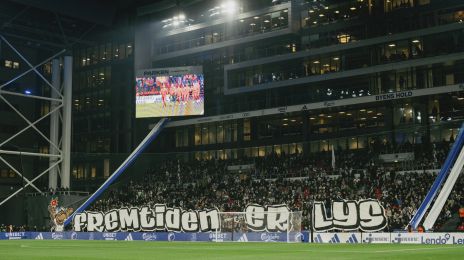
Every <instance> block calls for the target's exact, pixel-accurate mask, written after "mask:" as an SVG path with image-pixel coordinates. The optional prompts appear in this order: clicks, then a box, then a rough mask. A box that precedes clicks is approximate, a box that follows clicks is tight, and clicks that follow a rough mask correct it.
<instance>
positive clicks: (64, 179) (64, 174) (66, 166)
mask: <svg viewBox="0 0 464 260" xmlns="http://www.w3.org/2000/svg"><path fill="white" fill-rule="evenodd" d="M63 68H64V73H63V146H62V153H63V162H62V164H61V188H69V186H70V174H71V109H72V57H71V56H65V57H64V66H63Z"/></svg>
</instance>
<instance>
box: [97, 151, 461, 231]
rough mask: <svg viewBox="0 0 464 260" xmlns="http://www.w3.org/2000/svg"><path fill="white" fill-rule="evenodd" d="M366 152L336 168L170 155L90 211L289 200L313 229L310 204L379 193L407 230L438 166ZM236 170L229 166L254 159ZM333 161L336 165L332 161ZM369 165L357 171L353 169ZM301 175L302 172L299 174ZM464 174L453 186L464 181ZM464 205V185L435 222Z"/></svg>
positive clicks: (235, 206)
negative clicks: (413, 166)
mask: <svg viewBox="0 0 464 260" xmlns="http://www.w3.org/2000/svg"><path fill="white" fill-rule="evenodd" d="M367 158H369V157H368V156H367V155H366V154H355V153H346V154H345V155H344V156H341V155H339V157H338V158H337V160H338V161H339V162H338V165H341V167H338V168H337V169H336V170H333V169H331V168H330V167H327V163H324V161H326V160H315V159H312V158H311V157H306V156H304V155H303V154H296V155H280V156H276V155H271V156H268V157H262V158H249V159H241V160H209V161H193V162H189V163H185V162H179V161H167V162H164V163H163V165H161V166H160V167H157V168H156V169H153V170H150V171H148V173H147V174H145V175H144V177H143V179H139V180H131V181H130V182H129V184H128V185H127V183H125V184H122V183H121V184H120V185H119V186H117V187H115V188H114V189H112V190H111V191H109V192H107V194H106V196H104V197H103V198H102V199H100V200H98V201H97V202H96V203H94V205H93V208H92V210H96V211H107V210H110V209H113V208H119V207H128V206H141V205H148V206H152V207H153V206H154V204H167V205H168V206H170V207H173V206H178V207H182V208H184V209H204V208H213V207H214V208H218V209H219V210H220V211H225V212H227V211H233V212H237V211H243V210H244V208H245V207H246V205H247V204H249V203H257V204H261V205H272V204H281V203H283V204H286V205H288V206H289V208H290V209H291V210H293V211H301V212H302V214H303V223H302V228H304V229H309V228H310V226H309V225H310V222H309V210H310V208H311V203H312V202H313V201H314V200H315V201H324V202H325V204H326V205H329V204H330V203H329V202H330V201H331V200H339V199H346V200H359V199H366V198H376V199H378V200H379V201H380V202H381V203H382V204H383V206H384V207H385V210H386V216H387V218H388V223H389V224H388V227H387V230H386V231H393V230H404V228H405V227H406V226H407V224H408V222H409V220H410V219H411V217H412V216H413V215H414V214H415V211H416V209H417V208H418V207H419V205H420V203H421V202H422V200H423V199H424V197H425V195H426V193H427V192H428V190H429V188H430V187H431V185H432V182H433V180H434V179H435V174H436V173H434V172H433V171H425V170H414V171H407V172H404V171H401V172H400V171H398V170H397V169H394V168H385V167H382V166H376V165H369V159H367ZM249 164H252V165H253V167H252V168H250V169H247V170H243V171H231V170H230V169H229V168H228V166H230V165H249ZM329 165H330V164H329ZM363 166H364V167H365V168H364V170H362V171H355V170H354V169H355V167H363ZM297 173H298V174H297ZM463 184H464V178H460V179H459V183H457V184H456V186H455V187H462V185H463ZM462 205H464V196H463V191H462V189H461V188H455V189H454V191H453V192H452V194H451V196H450V198H449V200H448V201H447V204H446V205H445V208H444V209H443V212H444V214H442V215H441V216H440V219H439V220H438V221H437V226H436V228H439V227H440V226H441V225H443V224H444V223H445V222H446V221H447V220H449V219H450V218H451V217H452V215H453V214H454V213H457V212H458V209H459V208H460V207H462Z"/></svg>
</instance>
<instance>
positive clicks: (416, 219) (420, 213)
mask: <svg viewBox="0 0 464 260" xmlns="http://www.w3.org/2000/svg"><path fill="white" fill-rule="evenodd" d="M463 143H464V123H463V124H462V125H461V128H460V129H459V133H458V135H457V137H456V140H455V141H454V144H453V147H451V150H450V152H449V153H448V157H447V158H446V161H445V163H444V164H443V167H442V168H441V170H440V172H439V173H438V176H437V178H436V179H435V181H434V182H433V184H432V188H430V190H429V192H428V193H427V195H426V196H425V199H424V201H423V202H422V204H421V205H420V207H419V209H418V210H417V212H416V214H415V215H414V216H413V217H412V219H411V221H410V222H409V224H410V225H411V226H412V227H413V228H414V229H416V228H417V227H418V226H419V224H420V222H421V221H422V218H423V217H424V215H425V213H426V212H427V209H428V208H429V207H430V204H431V203H432V201H433V200H434V199H435V197H436V196H437V193H438V190H439V189H440V187H441V186H442V184H443V182H444V181H445V179H446V177H447V176H448V174H449V171H450V168H451V166H453V164H454V162H455V161H456V158H457V156H458V154H459V152H460V151H461V149H462V146H463Z"/></svg>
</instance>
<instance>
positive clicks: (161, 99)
mask: <svg viewBox="0 0 464 260" xmlns="http://www.w3.org/2000/svg"><path fill="white" fill-rule="evenodd" d="M135 98H136V100H135V117H136V118H146V117H171V116H193V115H203V114H204V102H205V101H204V77H203V69H202V67H177V68H162V69H148V70H140V71H138V72H137V75H136V79H135Z"/></svg>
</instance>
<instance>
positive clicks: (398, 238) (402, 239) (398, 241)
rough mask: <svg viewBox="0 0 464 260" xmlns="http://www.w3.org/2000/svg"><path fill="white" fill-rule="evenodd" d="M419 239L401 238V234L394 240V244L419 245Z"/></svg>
mask: <svg viewBox="0 0 464 260" xmlns="http://www.w3.org/2000/svg"><path fill="white" fill-rule="evenodd" d="M419 241H420V240H419V237H415V236H414V237H411V236H405V237H403V236H401V233H398V235H396V236H395V237H394V238H393V239H392V241H391V242H392V243H395V244H400V243H414V244H419V243H420V242H419Z"/></svg>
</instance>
